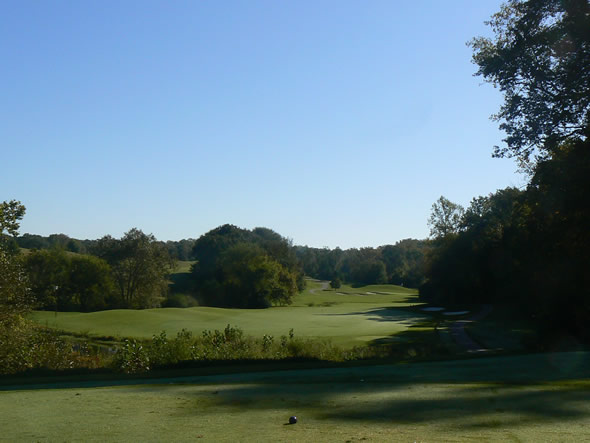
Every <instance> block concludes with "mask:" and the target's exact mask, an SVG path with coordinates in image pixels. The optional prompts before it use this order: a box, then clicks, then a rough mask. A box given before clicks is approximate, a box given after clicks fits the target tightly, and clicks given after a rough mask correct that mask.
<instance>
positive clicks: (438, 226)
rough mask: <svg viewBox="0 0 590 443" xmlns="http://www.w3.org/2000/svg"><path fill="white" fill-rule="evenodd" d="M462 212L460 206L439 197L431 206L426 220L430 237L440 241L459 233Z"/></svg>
mask: <svg viewBox="0 0 590 443" xmlns="http://www.w3.org/2000/svg"><path fill="white" fill-rule="evenodd" d="M463 212H464V209H463V207H462V206H461V205H458V204H456V203H453V202H452V201H450V200H449V199H447V198H445V197H443V196H442V195H441V196H440V198H439V199H438V200H437V201H436V202H434V203H433V204H432V212H431V214H430V217H429V218H428V226H429V227H430V237H432V238H435V239H441V238H444V237H446V236H447V235H450V234H456V233H457V232H459V228H460V226H461V219H462V217H463Z"/></svg>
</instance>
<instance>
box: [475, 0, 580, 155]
mask: <svg viewBox="0 0 590 443" xmlns="http://www.w3.org/2000/svg"><path fill="white" fill-rule="evenodd" d="M486 23H487V24H488V25H489V26H490V27H491V28H492V30H493V32H494V34H495V37H494V38H493V39H490V38H484V37H478V38H475V39H473V40H472V41H471V43H470V45H471V46H472V48H473V50H474V54H473V61H474V63H475V64H477V65H478V66H479V69H478V71H477V75H481V76H483V78H484V79H485V80H486V81H488V82H490V83H492V84H493V85H494V86H495V87H499V89H500V91H502V93H503V94H504V104H503V105H502V106H501V108H500V111H499V112H498V113H497V114H496V115H495V116H493V117H494V119H495V120H497V121H501V124H500V129H502V130H503V131H505V132H506V138H505V139H504V140H503V141H504V142H505V143H506V146H505V147H502V148H500V147H497V146H496V147H495V151H494V155H495V156H497V157H504V156H507V157H516V158H517V159H518V160H520V161H521V162H524V163H527V162H529V161H531V160H533V164H534V163H536V161H537V160H538V159H539V158H547V157H551V155H552V154H553V152H554V151H555V149H557V148H558V147H559V146H560V145H561V144H563V143H564V142H567V141H572V140H584V139H586V138H587V137H588V135H589V134H590V3H589V2H588V0H509V1H508V2H507V4H505V5H503V6H502V8H501V10H500V11H499V12H498V13H496V14H494V15H493V16H492V19H491V20H490V21H489V22H486ZM531 156H533V157H535V158H533V159H531Z"/></svg>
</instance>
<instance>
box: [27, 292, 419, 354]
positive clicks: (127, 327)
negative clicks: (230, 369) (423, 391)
mask: <svg viewBox="0 0 590 443" xmlns="http://www.w3.org/2000/svg"><path fill="white" fill-rule="evenodd" d="M321 288H322V284H321V283H318V282H314V281H310V282H309V283H308V289H307V290H306V291H304V292H303V293H302V294H299V295H298V296H297V297H295V300H294V303H293V304H292V305H290V306H278V307H272V308H269V309H223V308H213V307H206V306H199V307H194V308H157V309H144V310H133V309H118V310H110V311H99V312H90V313H80V312H50V311H37V312H33V313H32V316H31V318H32V319H33V320H34V321H36V322H37V323H39V324H41V325H44V326H48V327H51V328H56V329H59V330H62V331H67V332H73V333H78V334H88V335H90V336H102V337H105V336H107V337H133V338H151V337H152V336H153V335H157V334H159V333H160V332H161V331H166V333H167V334H168V336H174V335H175V334H176V333H177V332H179V331H180V330H182V329H186V330H188V331H191V332H193V334H195V335H200V334H201V333H202V331H204V330H206V329H208V330H215V329H218V330H223V328H225V326H226V325H227V324H231V325H232V326H237V327H239V328H241V329H242V330H243V331H244V333H245V334H247V335H251V336H256V337H262V335H264V334H270V335H273V336H275V337H280V336H281V335H286V334H288V332H289V330H290V329H293V330H294V332H295V334H296V336H298V337H301V338H313V339H327V340H330V341H331V342H332V343H334V344H336V345H339V346H342V347H352V346H355V345H363V344H366V343H367V342H370V341H372V340H375V339H379V338H383V337H388V336H390V335H394V334H397V333H399V332H402V331H405V330H407V329H408V328H409V327H411V326H414V325H416V324H417V323H419V322H420V321H422V320H424V319H427V318H429V316H428V315H427V314H424V313H419V312H415V311H411V310H408V308H409V307H412V306H414V305H418V304H420V301H419V300H418V296H417V291H415V290H412V289H407V288H402V287H399V286H394V285H373V286H365V287H362V288H351V287H350V286H343V287H342V288H341V289H339V290H338V292H335V291H330V290H328V291H326V290H322V289H321Z"/></svg>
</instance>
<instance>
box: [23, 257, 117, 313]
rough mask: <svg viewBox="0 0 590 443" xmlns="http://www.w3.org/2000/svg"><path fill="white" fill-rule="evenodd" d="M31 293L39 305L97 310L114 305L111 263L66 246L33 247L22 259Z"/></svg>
mask: <svg viewBox="0 0 590 443" xmlns="http://www.w3.org/2000/svg"><path fill="white" fill-rule="evenodd" d="M23 261H24V268H25V270H26V272H27V276H28V280H29V282H30V286H31V293H32V296H33V297H34V299H35V301H36V304H37V306H38V307H39V308H40V309H50V310H56V311H83V312H89V311H97V310H101V309H106V308H108V307H117V306H112V303H113V302H112V294H113V280H112V276H111V268H110V266H109V265H108V263H107V262H106V261H104V260H102V259H100V258H98V257H92V256H89V255H79V254H70V253H67V252H66V251H64V250H63V249H51V250H41V251H39V250H34V251H31V252H30V253H29V254H28V255H27V256H26V257H24V259H23Z"/></svg>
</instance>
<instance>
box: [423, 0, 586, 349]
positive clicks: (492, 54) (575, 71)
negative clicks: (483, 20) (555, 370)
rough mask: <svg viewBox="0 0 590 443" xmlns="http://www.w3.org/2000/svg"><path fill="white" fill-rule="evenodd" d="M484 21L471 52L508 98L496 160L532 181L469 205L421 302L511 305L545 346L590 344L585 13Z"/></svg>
mask: <svg viewBox="0 0 590 443" xmlns="http://www.w3.org/2000/svg"><path fill="white" fill-rule="evenodd" d="M489 24H490V25H491V27H492V29H493V31H494V33H495V39H486V38H477V39H475V40H473V42H472V46H473V48H474V61H475V62H476V63H477V64H478V65H479V71H478V74H480V75H482V76H484V78H485V79H486V80H488V81H491V82H492V83H494V84H495V85H497V86H499V87H500V89H501V91H502V92H503V93H504V98H505V102H504V105H503V106H502V108H501V109H500V112H499V114H498V115H497V118H498V119H499V120H502V121H503V122H502V124H501V129H503V130H505V131H506V133H507V137H506V139H505V140H504V141H505V142H506V144H507V147H506V148H503V149H500V148H496V151H495V155H497V156H514V157H516V158H517V159H518V160H519V161H520V162H521V164H522V163H523V164H525V166H526V164H528V166H529V167H528V170H527V172H529V173H530V174H532V176H531V180H530V183H529V185H528V187H527V189H526V191H524V192H523V191H518V190H515V189H510V188H508V189H505V190H501V191H498V192H496V193H495V194H492V195H490V196H489V197H479V198H477V199H474V200H473V201H472V203H471V206H470V207H469V209H468V210H467V212H466V213H465V214H464V216H463V217H462V222H461V229H462V230H461V232H460V233H458V234H456V235H455V236H451V237H449V236H447V237H445V238H443V241H440V242H438V243H436V244H435V247H434V249H433V251H432V252H431V254H430V256H429V260H428V261H429V265H428V269H427V278H428V281H427V283H426V284H425V285H424V286H423V287H422V288H421V290H420V295H421V297H423V298H425V299H428V300H438V301H439V302H447V303H452V302H461V303H468V302H480V301H486V302H494V303H498V302H502V303H508V304H510V305H512V306H513V307H514V308H516V309H518V311H519V312H520V313H521V315H523V316H527V317H529V319H531V320H533V321H535V322H536V323H537V331H538V332H539V338H540V339H541V342H543V343H545V344H546V343H547V342H549V341H551V340H553V339H554V338H553V337H555V336H556V335H564V336H567V337H574V340H582V341H585V342H590V330H589V329H588V327H587V325H588V322H589V321H590V294H589V292H588V288H590V277H589V276H588V272H587V267H588V263H590V255H589V254H590V253H589V252H588V251H589V250H590V235H589V234H588V232H589V231H588V220H589V219H590V200H589V198H588V189H590V139H589V138H588V136H589V135H590V82H589V81H590V70H588V66H590V4H589V3H588V2H587V0H568V1H558V0H543V1H523V0H511V1H509V2H508V3H507V4H506V5H504V6H503V7H502V9H501V11H500V12H498V13H497V14H495V15H494V16H493V17H492V20H491V21H490V23H489ZM531 156H534V157H535V158H533V159H531ZM531 160H532V162H531Z"/></svg>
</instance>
